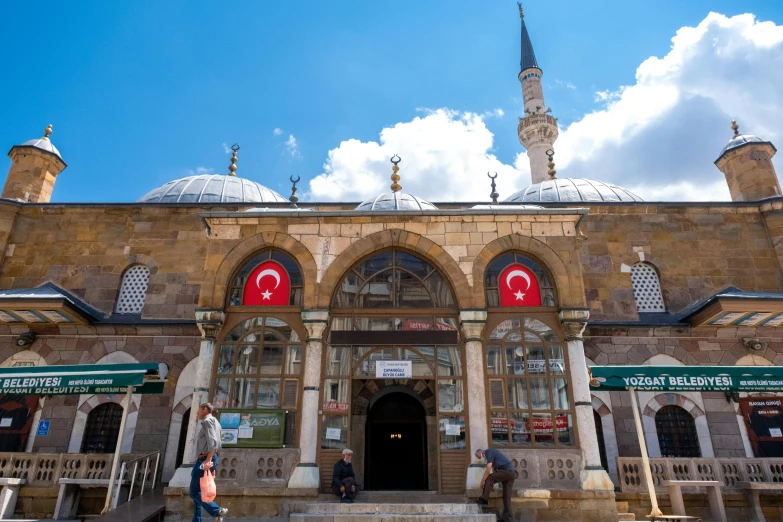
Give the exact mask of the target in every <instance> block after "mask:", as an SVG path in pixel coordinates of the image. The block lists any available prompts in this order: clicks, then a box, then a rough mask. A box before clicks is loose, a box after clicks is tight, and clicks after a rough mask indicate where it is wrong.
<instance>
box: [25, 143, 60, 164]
mask: <svg viewBox="0 0 783 522" xmlns="http://www.w3.org/2000/svg"><path fill="white" fill-rule="evenodd" d="M19 146H20V147H35V148H36V149H41V150H42V151H44V152H48V153H49V154H54V155H55V156H57V157H58V158H60V159H63V157H62V156H60V151H59V150H57V147H55V146H54V144H53V143H52V142H51V141H50V140H49V139H46V138H36V139H34V140H27V141H25V142H24V143H22V144H21V145H19Z"/></svg>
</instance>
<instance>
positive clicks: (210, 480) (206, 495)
mask: <svg viewBox="0 0 783 522" xmlns="http://www.w3.org/2000/svg"><path fill="white" fill-rule="evenodd" d="M216 496H217V488H216V487H215V477H214V476H212V471H210V470H206V471H205V472H204V476H203V477H201V501H202V502H212V501H213V500H215V497H216Z"/></svg>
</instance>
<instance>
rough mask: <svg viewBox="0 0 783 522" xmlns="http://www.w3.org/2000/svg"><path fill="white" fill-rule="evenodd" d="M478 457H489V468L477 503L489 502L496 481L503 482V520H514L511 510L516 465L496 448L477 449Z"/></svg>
mask: <svg viewBox="0 0 783 522" xmlns="http://www.w3.org/2000/svg"><path fill="white" fill-rule="evenodd" d="M476 458H477V459H484V458H486V459H487V469H486V470H485V471H484V476H483V477H482V478H481V485H480V489H481V491H482V493H481V496H480V497H479V498H478V500H476V504H479V505H487V504H489V502H488V501H489V494H490V493H491V492H492V488H493V487H495V483H496V482H500V483H501V484H503V514H502V515H501V517H500V519H501V520H513V519H514V518H513V514H512V512H511V490H512V489H513V488H514V479H516V478H517V472H516V470H514V465H513V464H511V461H510V460H508V459H507V458H506V457H505V455H503V454H502V453H500V451H498V450H496V449H487V450H482V449H478V450H476Z"/></svg>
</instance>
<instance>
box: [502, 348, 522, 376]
mask: <svg viewBox="0 0 783 522" xmlns="http://www.w3.org/2000/svg"><path fill="white" fill-rule="evenodd" d="M524 355H525V350H524V348H522V347H521V346H506V372H507V373H508V374H510V375H525V357H524Z"/></svg>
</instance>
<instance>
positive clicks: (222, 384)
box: [212, 377, 231, 408]
mask: <svg viewBox="0 0 783 522" xmlns="http://www.w3.org/2000/svg"><path fill="white" fill-rule="evenodd" d="M229 386H231V379H229V378H228V377H226V378H223V379H217V380H216V381H215V393H214V394H213V395H212V405H213V406H214V407H215V408H225V407H226V406H228V388H229Z"/></svg>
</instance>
